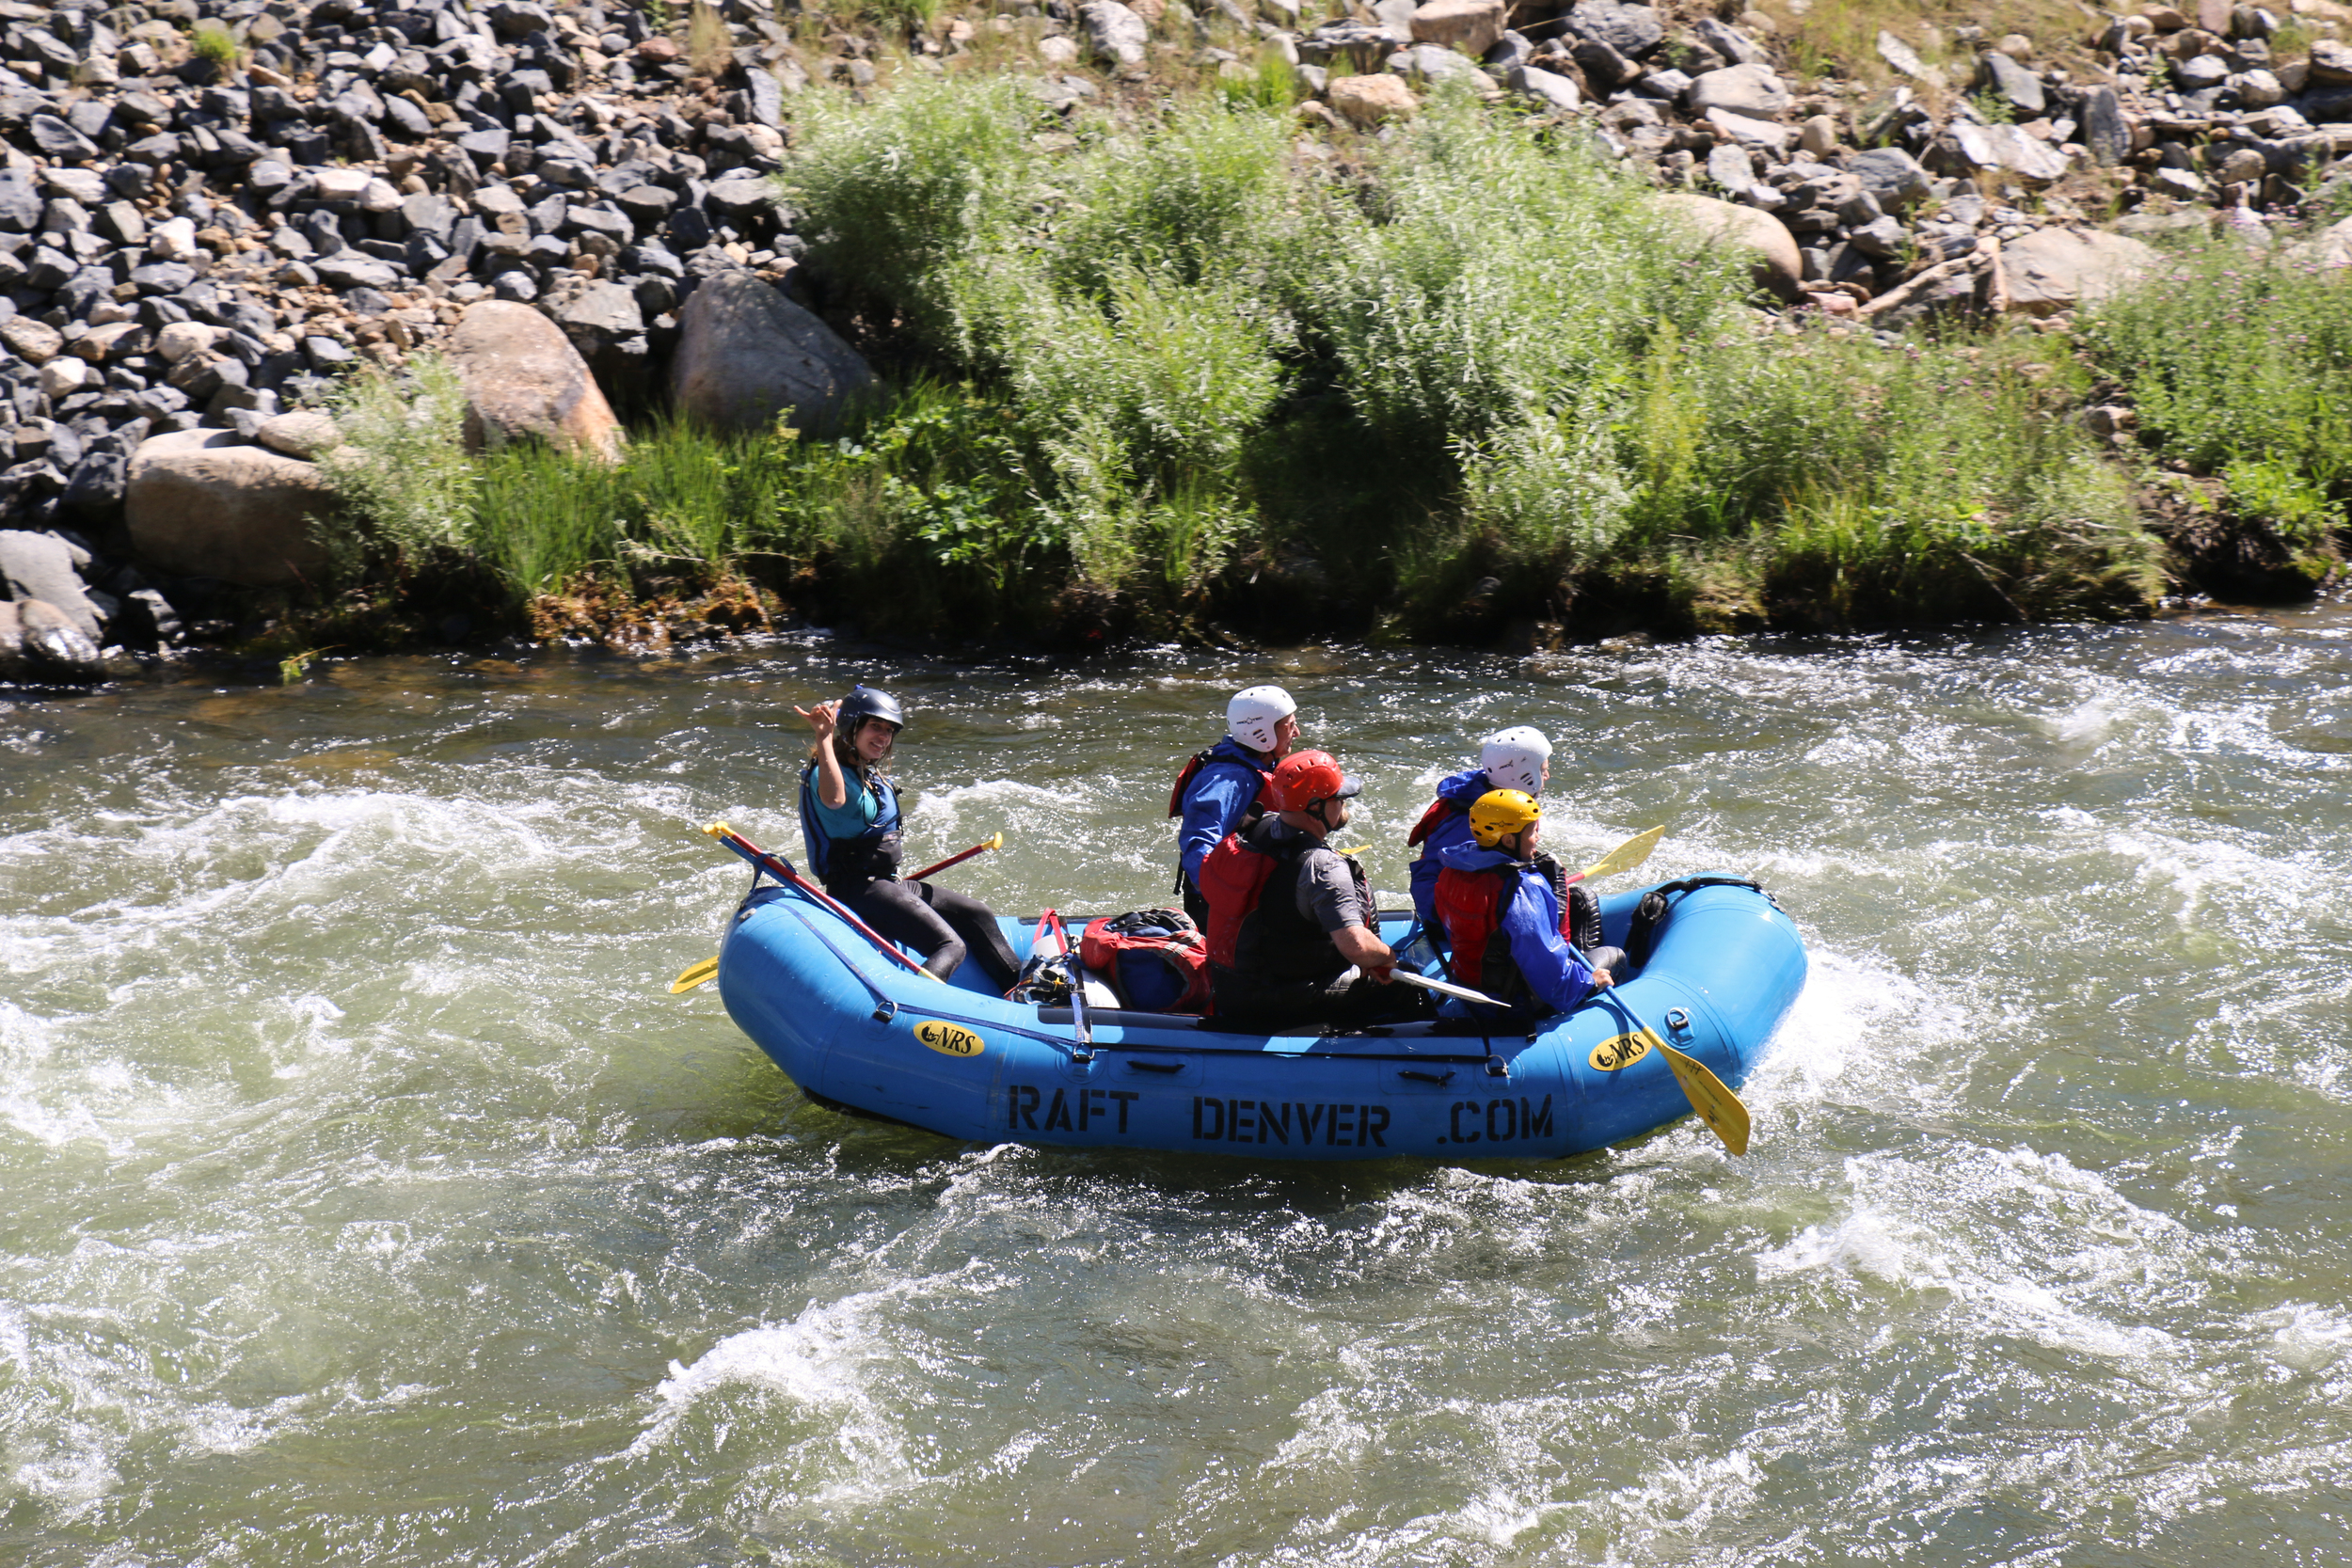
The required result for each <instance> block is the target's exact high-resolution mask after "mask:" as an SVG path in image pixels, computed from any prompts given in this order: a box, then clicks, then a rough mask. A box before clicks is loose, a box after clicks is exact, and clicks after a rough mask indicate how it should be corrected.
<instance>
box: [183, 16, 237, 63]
mask: <svg viewBox="0 0 2352 1568" xmlns="http://www.w3.org/2000/svg"><path fill="white" fill-rule="evenodd" d="M188 50H189V53H191V54H193V55H195V56H196V57H197V58H198V59H199V60H203V61H206V62H207V63H209V64H210V65H211V66H212V67H213V68H214V69H215V70H216V71H234V70H235V69H236V68H237V66H238V65H239V64H240V63H241V62H242V61H243V60H244V59H245V45H244V44H242V43H240V42H239V41H237V35H236V34H234V33H232V32H230V30H229V26H228V24H226V23H222V22H215V21H212V20H209V19H208V20H206V21H202V22H199V23H198V24H196V25H195V26H194V27H192V28H191V29H189V31H188Z"/></svg>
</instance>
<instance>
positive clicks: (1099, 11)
mask: <svg viewBox="0 0 2352 1568" xmlns="http://www.w3.org/2000/svg"><path fill="white" fill-rule="evenodd" d="M1078 20H1079V25H1080V27H1081V29H1082V30H1083V31H1084V32H1085V34H1086V40H1087V44H1088V47H1089V49H1090V50H1091V52H1092V53H1093V54H1094V55H1097V56H1099V57H1101V58H1103V59H1106V60H1109V61H1111V62H1113V63H1114V64H1117V65H1121V66H1139V65H1141V64H1143V61H1144V52H1145V49H1146V48H1147V46H1149V44H1150V43H1151V41H1152V29H1151V28H1150V27H1149V26H1148V25H1146V24H1145V23H1144V20H1143V18H1142V17H1140V16H1137V15H1136V13H1135V12H1134V11H1132V10H1129V9H1128V8H1126V7H1125V6H1122V5H1120V3H1119V0H1087V3H1086V4H1085V5H1083V6H1080V7H1079V8H1078Z"/></svg>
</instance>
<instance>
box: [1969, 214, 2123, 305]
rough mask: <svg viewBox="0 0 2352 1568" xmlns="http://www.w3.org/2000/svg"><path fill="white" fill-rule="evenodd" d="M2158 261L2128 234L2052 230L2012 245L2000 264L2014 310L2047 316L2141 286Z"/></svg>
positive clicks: (2039, 231) (2005, 247)
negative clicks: (2128, 287)
mask: <svg viewBox="0 0 2352 1568" xmlns="http://www.w3.org/2000/svg"><path fill="white" fill-rule="evenodd" d="M2157 261H2158V253H2157V252H2156V251H2155V250H2154V249H2153V248H2152V247H2151V246H2149V245H2144V244H2142V243H2141V242H2140V241H2138V240H2135V239H2132V238H2131V237H2130V236H2128V235H2124V234H2106V233H2102V232H2100V231H2098V230H2087V229H2058V228H2052V229H2037V230H2034V231H2033V232H2032V233H2030V234H2026V235H2022V236H2020V237H2019V238H2017V239H2014V240H2010V242H2008V243H2007V244H2006V245H2003V246H2002V247H2001V263H2000V264H2001V278H2002V281H2003V283H2004V285H2005V286H2006V287H2007V288H2008V291H2009V300H2010V309H2012V310H2019V311H2023V312H2024V313H2026V315H2031V316H2049V315H2056V314H2058V312H2059V311H2062V310H2071V309H2074V307H2075V306H2076V305H2079V304H2085V303H2088V302H2090V301H2092V300H2096V299H2098V298H2100V297H2102V296H2104V295H2106V294H2107V293H2111V292H2113V291H2114V290H2116V289H2119V288H2122V287H2124V286H2126V285H2128V284H2131V283H2134V282H2137V280H2138V279H2140V278H2142V277H2147V276H2148V275H2149V274H2150V273H2151V272H2152V271H2153V270H2154V268H2155V266H2156V264H2157Z"/></svg>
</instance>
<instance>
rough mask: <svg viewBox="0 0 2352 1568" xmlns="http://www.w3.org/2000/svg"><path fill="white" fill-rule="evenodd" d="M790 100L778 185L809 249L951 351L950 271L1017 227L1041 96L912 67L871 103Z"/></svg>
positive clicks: (876, 303) (996, 80)
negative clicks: (788, 155)
mask: <svg viewBox="0 0 2352 1568" xmlns="http://www.w3.org/2000/svg"><path fill="white" fill-rule="evenodd" d="M800 103H801V104H802V105H803V107H802V109H801V115H802V123H801V126H800V127H799V130H800V135H801V148H802V150H801V153H800V155H799V156H798V157H796V158H795V159H794V160H793V161H792V163H791V164H790V165H788V166H787V168H786V169H785V171H784V173H783V174H782V175H781V176H780V177H779V189H780V191H781V193H782V194H783V195H784V196H786V197H787V198H788V199H790V200H791V201H792V202H793V203H794V204H795V205H797V206H798V207H799V208H800V209H801V211H802V212H803V214H804V218H805V223H806V229H807V232H808V233H809V234H810V235H811V236H812V243H811V245H810V250H811V255H812V257H813V259H814V260H815V261H816V263H817V264H818V266H819V267H821V268H822V269H823V270H824V272H825V275H826V276H827V277H832V278H834V279H837V280H839V282H840V283H841V285H842V286H843V287H844V288H845V289H848V290H851V291H853V292H854V293H856V294H857V295H858V296H860V298H861V299H862V300H863V301H864V302H866V304H868V305H869V306H870V307H872V308H874V309H878V310H881V311H883V312H887V313H891V314H896V315H898V316H900V317H902V318H903V321H904V325H905V329H906V330H907V331H908V333H909V334H910V335H911V336H913V337H914V339H915V341H917V342H919V343H920V344H922V345H923V346H925V347H926V348H928V349H930V350H931V351H932V352H934V353H938V354H942V355H946V356H949V357H950V358H951V359H952V358H953V357H954V356H956V355H957V353H958V350H959V347H960V345H961V328H962V325H963V319H962V317H963V313H962V311H961V309H960V303H961V302H960V300H959V297H958V293H957V284H958V281H959V279H960V277H961V274H962V272H963V271H964V269H965V268H966V267H967V266H968V265H969V264H970V263H971V261H972V260H973V259H975V258H977V257H980V256H983V255H986V254H988V253H990V252H992V251H993V250H995V249H997V248H998V247H1000V246H1003V245H1007V244H1008V243H1009V241H1010V238H1011V236H1012V234H1013V233H1014V232H1015V230H1016V228H1017V225H1018V220H1019V214H1020V213H1021V212H1022V210H1023V207H1024V199H1023V198H1024V196H1025V193H1026V192H1027V189H1028V187H1029V185H1030V184H1031V179H1030V174H1029V171H1030V167H1031V166H1032V164H1033V161H1034V159H1033V150H1032V149H1031V147H1030V146H1029V135H1030V133H1031V131H1032V129H1033V128H1034V126H1035V125H1036V123H1037V121H1038V119H1039V118H1040V117H1041V114H1042V113H1043V108H1042V105H1041V104H1040V103H1038V101H1037V100H1036V99H1034V98H1031V97H1029V96H1028V95H1027V94H1026V93H1025V92H1024V91H1023V90H1022V87H1021V85H1020V83H1018V82H1017V81H1014V80H1012V79H1010V78H1008V77H993V78H985V79H980V80H965V79H961V78H956V79H950V78H946V77H939V78H930V79H922V78H917V79H915V80H913V81H910V82H908V83H906V84H905V85H903V86H901V87H898V89H897V90H896V91H894V92H892V93H890V94H889V95H888V96H886V97H884V98H882V100H881V101H880V102H879V103H875V104H872V105H861V104H858V103H853V102H851V101H850V99H848V98H847V97H846V96H844V95H840V94H836V93H829V92H812V93H807V94H803V97H802V98H801V100H800Z"/></svg>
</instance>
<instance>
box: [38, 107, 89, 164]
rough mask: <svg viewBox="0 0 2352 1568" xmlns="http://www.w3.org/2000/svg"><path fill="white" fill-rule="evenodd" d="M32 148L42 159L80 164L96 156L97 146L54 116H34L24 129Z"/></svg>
mask: <svg viewBox="0 0 2352 1568" xmlns="http://www.w3.org/2000/svg"><path fill="white" fill-rule="evenodd" d="M25 133H26V134H27V135H30V136H31V137H32V139H33V146H34V148H35V150H38V151H39V152H40V154H41V155H42V156H43V157H49V158H64V159H68V160H70V161H72V162H77V163H78V162H80V161H81V160H82V159H84V158H95V157H97V156H98V144H97V143H96V142H94V141H92V140H90V139H89V138H88V137H87V136H86V135H82V133H81V132H79V131H76V130H75V129H74V128H73V127H72V126H71V125H69V124H67V123H66V122H65V121H64V120H62V119H58V118H57V117H56V115H35V116H34V117H33V119H32V122H31V123H30V124H28V125H27V126H26V127H25Z"/></svg>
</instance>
